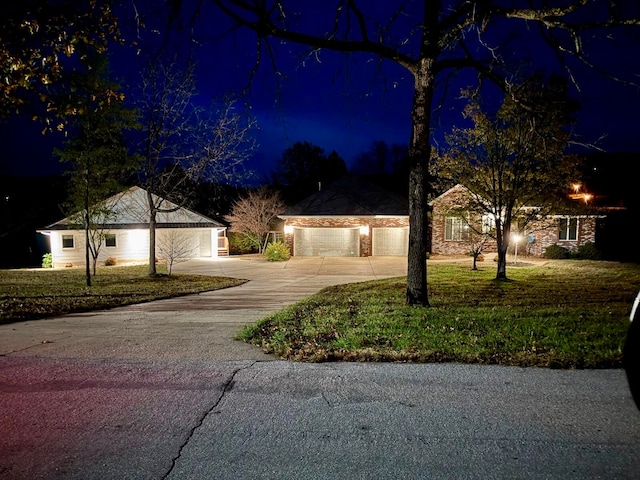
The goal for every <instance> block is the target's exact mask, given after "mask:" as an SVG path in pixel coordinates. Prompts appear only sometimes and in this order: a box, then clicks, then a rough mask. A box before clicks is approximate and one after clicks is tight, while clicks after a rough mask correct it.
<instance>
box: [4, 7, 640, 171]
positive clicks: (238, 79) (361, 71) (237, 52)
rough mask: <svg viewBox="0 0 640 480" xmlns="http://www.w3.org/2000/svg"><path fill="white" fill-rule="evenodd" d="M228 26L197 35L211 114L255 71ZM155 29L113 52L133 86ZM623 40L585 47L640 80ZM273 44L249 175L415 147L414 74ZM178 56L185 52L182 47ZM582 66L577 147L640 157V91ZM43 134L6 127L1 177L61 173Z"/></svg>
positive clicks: (207, 25) (449, 93) (257, 100)
mask: <svg viewBox="0 0 640 480" xmlns="http://www.w3.org/2000/svg"><path fill="white" fill-rule="evenodd" d="M370 3H371V2H370ZM380 3H384V2H380ZM127 8H130V7H129V5H128V4H126V3H125V7H124V10H123V11H122V12H123V16H122V18H123V19H125V20H124V21H122V22H121V23H122V26H123V28H125V29H128V28H130V27H131V26H132V25H131V24H127V22H126V18H131V15H130V13H127V12H128V10H127ZM225 22H226V21H225V20H223V19H221V18H220V16H219V14H218V15H209V14H208V13H207V12H206V11H205V12H204V13H203V14H202V18H201V19H200V20H199V22H198V25H197V26H196V30H195V32H196V39H197V43H195V42H192V43H193V45H196V46H195V48H196V50H197V56H198V58H199V63H198V84H199V90H200V92H201V95H200V101H201V102H202V104H203V105H208V104H209V102H210V101H211V100H217V99H220V98H222V96H223V95H224V94H225V93H228V92H232V93H238V92H239V91H240V90H241V89H242V88H243V87H245V86H246V85H247V76H248V72H249V71H250V69H251V68H252V66H253V64H254V59H255V57H254V55H255V40H254V37H253V35H252V34H251V33H249V32H246V31H242V30H239V31H235V32H232V33H230V34H225V32H226V27H228V23H225ZM158 25H159V24H158ZM147 27H148V28H147V29H146V31H144V32H143V37H142V38H141V39H140V45H139V46H140V48H142V51H143V53H142V54H141V55H135V53H134V50H133V49H131V48H116V49H115V50H114V52H113V53H112V58H111V64H112V68H113V71H114V73H115V74H116V75H117V76H118V77H122V78H125V81H126V83H128V84H130V85H135V84H137V83H138V82H139V72H140V70H141V69H142V68H143V66H144V62H145V55H144V52H145V48H147V47H149V46H151V45H155V44H157V41H158V40H159V38H160V36H159V35H157V34H154V33H153V30H154V24H153V16H150V17H149V24H148V25H147ZM625 35H628V39H627V41H626V43H625V42H611V43H606V44H605V43H603V44H597V43H596V44H594V45H587V46H588V47H595V48H591V51H592V52H593V53H592V58H593V60H594V62H597V63H598V64H600V65H602V66H603V67H605V68H609V67H611V68H612V69H613V70H615V71H616V72H617V73H620V72H622V73H626V74H627V78H629V79H631V80H638V81H640V62H639V61H638V57H637V49H638V47H639V46H640V35H639V34H638V33H632V34H625ZM185 38H186V34H185V33H183V34H175V33H174V35H173V36H172V37H171V39H170V42H171V43H172V44H174V45H181V44H180V42H185ZM186 41H188V40H186ZM274 43H275V45H276V49H275V56H276V58H275V60H276V66H275V68H276V69H277V71H278V75H277V77H278V78H280V85H279V86H280V89H279V90H278V85H276V82H275V80H274V78H275V77H276V76H274V71H273V67H272V65H270V64H269V61H268V60H267V59H264V60H263V65H262V67H261V68H260V70H259V71H258V73H257V75H256V78H255V79H254V81H253V83H252V85H251V91H250V93H249V95H248V96H247V97H246V98H245V99H246V101H247V102H248V103H249V104H250V105H251V114H252V115H253V116H254V118H255V119H256V121H257V124H258V127H259V129H258V130H257V131H256V132H255V137H256V139H257V141H258V143H259V148H258V150H257V151H256V152H255V155H254V158H253V159H252V162H251V163H252V165H251V168H257V169H259V170H261V171H262V172H263V173H265V172H268V171H270V170H271V169H272V168H273V165H274V164H275V161H276V160H277V159H278V158H279V157H280V155H281V154H282V151H283V150H284V149H285V148H287V147H289V146H291V145H292V144H293V143H294V142H296V141H309V142H311V143H312V144H314V145H317V146H319V147H321V148H323V149H324V150H325V153H327V154H328V153H330V152H331V151H332V150H335V151H336V152H337V153H338V154H340V155H341V156H342V157H343V158H344V159H345V160H346V161H347V164H349V163H350V162H351V161H352V159H353V157H354V156H356V155H357V154H359V153H361V152H363V151H365V150H366V149H367V148H368V147H369V145H370V144H371V142H372V141H374V140H384V141H385V142H387V143H388V144H405V145H406V144H407V143H408V141H409V135H410V131H411V124H410V119H409V114H410V109H411V97H412V81H413V80H412V78H411V76H410V75H409V74H408V72H406V71H404V70H403V69H401V68H400V67H397V66H396V65H393V64H391V63H388V62H385V63H383V64H382V66H380V64H378V62H377V61H375V59H373V58H372V57H369V56H366V55H362V54H352V55H351V56H348V57H347V56H344V55H342V54H338V53H334V52H326V51H323V52H320V53H319V54H318V55H305V54H306V53H308V52H307V51H306V50H305V49H303V48H301V47H298V46H295V45H289V44H282V43H278V42H274ZM614 47H615V48H614ZM149 48H150V47H149ZM180 48H185V47H184V44H182V46H181V47H180ZM509 48H511V49H512V50H513V52H512V54H513V55H521V56H522V57H523V58H524V57H536V56H537V55H539V54H540V51H538V50H537V47H536V46H535V45H531V44H529V43H527V41H524V42H520V43H518V42H514V44H513V45H510V46H509ZM537 61H539V64H540V65H542V66H544V67H546V68H548V69H554V68H555V67H556V66H555V65H554V64H552V63H550V62H547V61H546V60H541V59H537ZM576 67H577V68H576V70H575V71H576V72H577V74H578V79H579V82H580V86H581V88H582V89H583V91H582V92H581V95H580V96H578V94H577V92H574V95H575V96H576V98H578V99H579V100H580V102H581V104H582V108H581V110H580V112H579V114H578V115H579V124H578V125H577V126H576V127H575V133H576V139H577V140H578V141H580V142H584V143H592V142H596V140H598V139H600V138H601V137H603V139H602V140H599V141H598V145H599V146H600V147H601V148H602V149H603V150H605V151H609V152H638V153H640V146H639V145H638V136H639V135H640V120H639V118H638V112H640V93H639V90H638V87H635V86H627V85H624V84H622V83H620V82H615V81H613V80H611V79H607V78H605V77H604V76H602V75H600V74H598V73H596V72H594V71H593V70H590V69H588V68H586V67H584V66H582V67H579V66H576ZM472 80H473V77H471V76H465V75H462V76H459V77H457V79H456V81H455V83H448V84H447V87H448V89H447V90H446V96H445V97H444V98H445V101H444V102H443V103H442V104H441V105H438V108H437V109H436V114H435V115H434V117H433V125H432V126H433V130H434V139H435V142H437V143H439V142H441V140H442V138H443V135H444V133H446V132H447V131H449V130H450V129H451V128H452V126H455V125H461V124H462V122H463V121H462V116H461V109H462V107H463V103H462V102H461V101H460V99H459V90H460V88H462V87H464V86H466V84H467V83H468V82H471V81H472ZM444 86H445V84H444V83H440V89H439V92H440V94H442V93H443V92H444V91H445V90H444ZM40 129H41V127H40V126H39V125H37V124H32V122H31V121H30V120H13V121H11V122H9V123H8V124H7V125H4V126H3V128H2V129H1V130H0V141H1V142H2V145H3V151H2V164H1V165H0V173H2V174H15V175H33V174H52V173H58V172H59V171H60V165H59V164H58V162H57V160H56V159H54V158H52V156H51V148H52V147H53V146H54V145H56V144H58V142H59V141H60V138H58V137H56V136H55V135H53V136H47V137H43V136H41V135H40V134H39V131H40Z"/></svg>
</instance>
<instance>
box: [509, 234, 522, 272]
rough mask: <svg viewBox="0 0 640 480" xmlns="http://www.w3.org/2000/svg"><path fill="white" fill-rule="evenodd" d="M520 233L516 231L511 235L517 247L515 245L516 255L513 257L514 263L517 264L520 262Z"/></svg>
mask: <svg viewBox="0 0 640 480" xmlns="http://www.w3.org/2000/svg"><path fill="white" fill-rule="evenodd" d="M520 238H521V237H520V235H518V234H517V233H514V234H513V235H511V239H512V240H513V241H514V242H515V244H516V247H515V250H516V252H515V255H514V259H513V264H514V265H517V264H518V242H519V241H520Z"/></svg>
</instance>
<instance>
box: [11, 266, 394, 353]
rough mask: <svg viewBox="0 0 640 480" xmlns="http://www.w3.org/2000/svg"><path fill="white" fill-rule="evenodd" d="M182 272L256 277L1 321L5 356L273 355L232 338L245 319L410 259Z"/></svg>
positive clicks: (388, 273) (379, 274) (385, 273)
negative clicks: (194, 292) (223, 286)
mask: <svg viewBox="0 0 640 480" xmlns="http://www.w3.org/2000/svg"><path fill="white" fill-rule="evenodd" d="M175 272H176V273H178V272H187V273H196V274H202V275H214V276H225V277H234V278H241V279H247V280H249V281H248V282H247V283H245V284H243V285H240V286H238V287H233V288H229V289H224V290H217V291H214V292H206V293H201V294H198V295H188V296H184V297H177V298H172V299H167V300H159V301H155V302H149V303H142V304H139V305H133V306H127V307H120V308H114V309H110V310H104V311H97V312H89V313H81V314H73V315H65V316H63V317H60V318H53V319H48V320H39V321H32V322H21V323H17V324H11V325H4V326H3V325H0V355H12V356H21V355H28V356H31V355H34V354H35V355H38V356H39V357H50V358H53V357H74V358H75V357H84V358H137V359H142V358H146V359H157V358H165V359H197V360H267V359H273V357H272V356H271V355H266V354H263V353H262V351H261V350H260V349H259V348H257V347H254V346H251V345H248V344H245V343H243V342H239V341H236V340H234V339H233V337H234V335H235V334H236V333H237V331H238V329H239V328H240V327H241V326H242V325H246V324H249V323H252V322H254V321H256V320H258V319H260V318H263V317H264V316H266V315H268V314H269V313H272V312H275V311H278V310H280V309H281V308H283V307H285V306H287V305H289V304H291V303H294V302H296V301H298V300H300V299H302V298H305V297H308V296H309V295H312V294H314V293H316V292H318V291H320V290H321V289H322V288H324V287H326V286H329V285H337V284H341V283H349V282H359V281H366V280H372V279H377V278H384V277H393V276H402V275H406V258H401V257H380V258H374V257H369V258H329V257H326V258H325V257H314V258H292V259H291V260H289V261H287V262H268V261H266V260H264V259H263V258H261V257H253V256H248V257H245V256H243V257H224V258H219V259H216V260H193V261H189V262H185V263H179V264H177V265H176V266H175Z"/></svg>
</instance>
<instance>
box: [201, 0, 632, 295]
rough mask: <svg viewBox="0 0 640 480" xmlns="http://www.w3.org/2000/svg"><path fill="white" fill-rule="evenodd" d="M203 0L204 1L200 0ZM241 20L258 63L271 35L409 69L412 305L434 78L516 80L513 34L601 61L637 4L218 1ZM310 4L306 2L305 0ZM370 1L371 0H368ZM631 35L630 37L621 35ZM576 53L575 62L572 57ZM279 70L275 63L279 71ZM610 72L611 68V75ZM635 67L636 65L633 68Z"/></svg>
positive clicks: (560, 55)
mask: <svg viewBox="0 0 640 480" xmlns="http://www.w3.org/2000/svg"><path fill="white" fill-rule="evenodd" d="M203 1H204V0H203ZM213 3H214V4H215V5H216V6H217V7H218V8H219V9H220V10H221V11H223V12H224V13H225V14H226V15H228V17H229V18H231V19H232V20H233V21H234V22H235V24H236V25H237V27H245V28H247V29H250V30H252V31H253V32H255V33H256V35H257V38H258V42H256V43H257V45H258V50H257V56H256V58H257V65H256V68H254V70H253V72H252V74H253V73H255V71H257V66H258V64H259V62H260V60H261V59H262V58H263V55H262V54H263V53H264V52H265V51H266V52H267V57H268V58H270V60H271V61H272V63H273V62H274V58H275V56H274V55H272V52H273V49H272V45H271V44H270V43H269V39H270V38H276V39H278V40H283V41H287V42H292V43H297V44H301V45H305V46H308V47H309V48H310V53H311V54H313V55H318V54H319V53H320V52H321V51H323V50H333V51H338V52H344V53H349V52H358V53H360V54H364V55H368V56H370V57H373V58H377V59H379V60H380V61H383V60H385V61H389V62H392V63H394V64H396V65H399V66H400V67H403V68H404V69H406V71H407V72H409V74H410V76H411V78H412V80H413V87H414V94H413V103H412V106H411V120H412V131H411V139H410V149H409V179H408V182H409V219H410V225H411V227H410V231H409V253H408V269H407V292H406V302H407V303H408V304H411V305H415V304H417V305H425V306H426V305H428V304H429V302H428V296H427V263H426V254H427V208H428V207H427V202H428V197H429V195H430V185H429V180H430V179H429V176H428V163H429V159H430V154H431V145H430V134H431V115H432V112H433V110H434V107H436V106H437V104H436V103H435V101H434V99H435V98H436V97H435V91H436V90H435V87H436V83H435V82H436V77H438V76H441V75H444V74H446V73H447V72H449V74H450V75H452V74H455V73H457V72H459V71H460V70H461V69H473V70H475V71H477V72H479V79H491V80H493V81H494V82H495V83H496V84H498V85H501V86H503V85H505V84H506V83H508V82H509V78H510V72H509V71H508V70H507V69H506V68H505V67H506V65H507V64H508V61H509V60H514V61H518V63H519V64H521V63H522V58H519V55H517V54H511V55H512V56H511V58H509V52H513V51H514V49H511V48H510V47H511V46H512V45H513V42H512V41H511V40H513V39H523V38H526V39H528V40H531V41H533V40H534V39H541V40H542V41H544V42H546V45H548V46H549V47H550V48H549V49H548V50H547V51H546V53H547V54H548V55H547V56H548V57H550V58H551V59H553V60H557V62H558V65H560V67H563V66H566V67H567V69H566V72H567V75H568V76H569V77H571V78H572V79H574V80H575V78H576V77H575V76H573V71H572V70H571V69H570V68H569V66H570V65H575V64H584V65H587V66H590V67H591V66H594V67H595V65H594V64H593V62H592V60H590V59H589V56H588V50H589V46H592V45H594V44H596V43H598V42H608V44H612V43H611V42H613V41H614V40H615V38H616V34H622V33H624V32H621V31H620V30H619V29H620V28H628V27H632V26H633V27H636V26H638V25H640V19H639V16H638V13H637V11H636V10H635V9H634V8H626V9H625V8H622V6H621V5H618V4H617V3H616V2H614V1H604V0H603V1H602V2H595V1H590V0H567V1H566V2H551V3H552V4H550V2H536V3H531V2H521V3H511V2H506V3H505V2H500V1H494V0H471V1H469V0H423V1H414V2H410V1H407V0H396V1H389V2H375V5H374V4H373V3H370V4H366V6H362V4H361V2H358V1H357V0H336V1H335V2H322V3H323V5H320V4H319V3H320V2H314V10H313V14H312V16H305V14H304V11H303V7H301V6H300V5H301V2H298V1H287V0H262V1H247V0H213ZM303 3H304V2H303ZM362 3H364V2H362ZM623 41H624V40H623ZM567 59H570V60H571V61H572V63H571V62H568V61H565V60H567ZM276 71H277V70H276ZM609 73H611V72H609ZM635 73H636V74H637V72H635Z"/></svg>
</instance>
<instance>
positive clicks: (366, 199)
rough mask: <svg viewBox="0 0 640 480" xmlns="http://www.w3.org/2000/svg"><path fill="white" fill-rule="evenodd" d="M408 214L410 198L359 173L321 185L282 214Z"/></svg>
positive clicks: (301, 215) (285, 215)
mask: <svg viewBox="0 0 640 480" xmlns="http://www.w3.org/2000/svg"><path fill="white" fill-rule="evenodd" d="M372 215H392V216H407V215H409V201H408V200H407V199H405V198H402V197H400V196H398V195H396V194H394V193H392V192H389V191H387V190H385V189H384V188H382V187H379V186H378V185H376V184H374V183H372V182H370V181H368V180H367V179H365V178H363V177H359V176H356V175H345V176H343V177H341V178H340V179H338V180H336V181H335V182H333V183H331V184H329V185H327V186H326V187H325V186H321V188H320V189H319V191H317V192H315V193H313V194H312V195H310V196H309V197H307V198H305V199H304V200H302V201H301V202H299V203H297V204H295V205H293V206H291V207H289V208H288V209H287V210H286V211H285V212H284V213H283V214H282V215H280V217H306V216H327V217H333V216H336V217H338V216H372Z"/></svg>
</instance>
